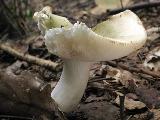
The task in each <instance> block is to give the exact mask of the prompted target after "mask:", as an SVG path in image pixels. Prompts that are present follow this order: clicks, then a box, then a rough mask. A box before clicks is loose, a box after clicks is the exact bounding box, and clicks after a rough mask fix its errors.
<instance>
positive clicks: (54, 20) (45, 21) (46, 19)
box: [33, 6, 72, 34]
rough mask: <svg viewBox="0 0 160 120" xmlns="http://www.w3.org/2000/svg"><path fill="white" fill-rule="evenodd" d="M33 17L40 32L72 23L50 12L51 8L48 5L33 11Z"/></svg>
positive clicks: (43, 32)
mask: <svg viewBox="0 0 160 120" xmlns="http://www.w3.org/2000/svg"><path fill="white" fill-rule="evenodd" d="M33 19H34V20H35V21H36V22H38V28H39V30H40V31H41V33H42V34H45V31H46V30H48V29H51V28H54V27H62V26H64V27H68V26H71V25H72V24H71V23H70V22H69V20H68V19H67V18H65V17H62V16H58V15H54V14H52V8H51V7H49V6H46V7H44V8H43V9H42V10H41V11H39V12H35V13H34V15H33Z"/></svg>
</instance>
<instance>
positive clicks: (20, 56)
mask: <svg viewBox="0 0 160 120" xmlns="http://www.w3.org/2000/svg"><path fill="white" fill-rule="evenodd" d="M0 49H1V50H3V51H5V52H7V53H9V54H11V55H13V56H15V57H17V58H18V59H21V60H24V61H27V62H29V63H32V64H37V65H39V66H42V67H46V68H49V69H52V70H58V69H59V65H58V63H54V62H52V61H50V60H44V59H41V58H37V57H35V56H32V55H29V54H24V53H20V52H18V51H16V50H15V49H13V48H11V47H9V46H8V45H5V44H2V43H1V44H0Z"/></svg>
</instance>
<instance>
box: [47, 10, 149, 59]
mask: <svg viewBox="0 0 160 120" xmlns="http://www.w3.org/2000/svg"><path fill="white" fill-rule="evenodd" d="M146 39H147V34H146V31H145V29H144V27H143V25H142V22H141V21H140V19H139V18H138V17H137V15H136V14H134V13H133V12H131V11H130V10H126V11H124V12H121V13H119V14H116V15H113V16H111V17H110V18H109V19H108V20H106V21H104V22H102V23H100V24H98V25H96V26H95V27H94V28H92V29H91V28H88V27H87V26H86V25H85V24H84V23H79V22H77V23H75V24H74V25H73V26H71V27H67V28H65V27H62V28H52V29H49V30H47V31H46V34H45V44H46V46H47V48H48V50H49V51H50V52H51V53H53V54H55V55H58V56H60V57H62V58H65V59H74V60H83V61H106V60H113V59H117V58H120V57H124V56H127V55H128V54H130V53H132V52H133V51H136V50H137V49H139V48H140V47H142V46H143V45H144V43H145V41H146Z"/></svg>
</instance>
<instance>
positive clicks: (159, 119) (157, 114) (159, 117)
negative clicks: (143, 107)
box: [151, 109, 160, 120]
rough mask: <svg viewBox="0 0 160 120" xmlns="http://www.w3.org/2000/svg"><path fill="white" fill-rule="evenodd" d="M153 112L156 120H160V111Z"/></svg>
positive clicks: (154, 110) (153, 110)
mask: <svg viewBox="0 0 160 120" xmlns="http://www.w3.org/2000/svg"><path fill="white" fill-rule="evenodd" d="M151 112H153V113H154V120H160V109H152V110H151Z"/></svg>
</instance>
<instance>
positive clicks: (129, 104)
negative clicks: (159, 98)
mask: <svg viewBox="0 0 160 120" xmlns="http://www.w3.org/2000/svg"><path fill="white" fill-rule="evenodd" d="M115 103H116V104H117V105H120V99H119V96H117V98H116V99H115ZM124 107H125V108H126V109H128V110H135V109H143V108H145V107H146V105H145V104H144V103H143V102H140V101H135V100H133V99H129V98H128V97H125V101H124Z"/></svg>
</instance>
